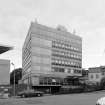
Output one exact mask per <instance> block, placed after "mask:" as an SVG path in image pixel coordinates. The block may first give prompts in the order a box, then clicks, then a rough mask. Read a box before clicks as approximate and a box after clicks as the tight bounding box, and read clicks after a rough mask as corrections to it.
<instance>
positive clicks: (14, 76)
mask: <svg viewBox="0 0 105 105" xmlns="http://www.w3.org/2000/svg"><path fill="white" fill-rule="evenodd" d="M11 65H13V67H14V96H15V64H14V63H11Z"/></svg>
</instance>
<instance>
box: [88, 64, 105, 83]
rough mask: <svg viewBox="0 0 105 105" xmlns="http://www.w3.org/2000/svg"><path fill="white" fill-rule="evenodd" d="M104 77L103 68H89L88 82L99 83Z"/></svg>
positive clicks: (104, 68) (104, 71)
mask: <svg viewBox="0 0 105 105" xmlns="http://www.w3.org/2000/svg"><path fill="white" fill-rule="evenodd" d="M103 77H105V66H100V67H92V68H89V73H88V80H89V81H90V82H93V83H100V82H101V80H102V78H103Z"/></svg>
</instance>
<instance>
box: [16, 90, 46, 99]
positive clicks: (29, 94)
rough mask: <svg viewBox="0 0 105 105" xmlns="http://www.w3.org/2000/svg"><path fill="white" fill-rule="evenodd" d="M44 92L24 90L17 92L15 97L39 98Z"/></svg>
mask: <svg viewBox="0 0 105 105" xmlns="http://www.w3.org/2000/svg"><path fill="white" fill-rule="evenodd" d="M43 94H44V92H41V91H36V90H24V91H21V92H19V93H18V94H17V95H18V96H20V97H22V98H24V97H35V96H36V97H41V96H43Z"/></svg>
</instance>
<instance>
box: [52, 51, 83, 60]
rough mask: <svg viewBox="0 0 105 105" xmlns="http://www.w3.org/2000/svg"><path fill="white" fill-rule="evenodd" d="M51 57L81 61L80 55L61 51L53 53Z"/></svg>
mask: <svg viewBox="0 0 105 105" xmlns="http://www.w3.org/2000/svg"><path fill="white" fill-rule="evenodd" d="M52 56H59V57H64V58H72V59H77V60H81V56H80V55H77V54H72V53H68V52H63V51H62V52H61V51H53V52H52Z"/></svg>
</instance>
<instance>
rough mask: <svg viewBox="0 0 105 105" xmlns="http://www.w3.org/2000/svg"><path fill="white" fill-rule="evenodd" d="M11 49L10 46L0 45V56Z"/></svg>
mask: <svg viewBox="0 0 105 105" xmlns="http://www.w3.org/2000/svg"><path fill="white" fill-rule="evenodd" d="M12 49H13V47H10V46H7V45H1V44H0V54H2V53H4V52H6V51H9V50H12Z"/></svg>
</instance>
